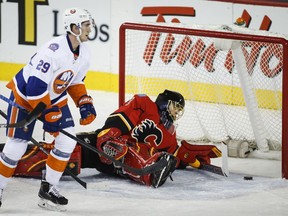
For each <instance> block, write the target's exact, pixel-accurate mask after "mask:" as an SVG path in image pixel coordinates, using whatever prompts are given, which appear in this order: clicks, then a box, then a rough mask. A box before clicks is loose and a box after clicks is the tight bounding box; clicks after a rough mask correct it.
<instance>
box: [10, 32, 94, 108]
mask: <svg viewBox="0 0 288 216" xmlns="http://www.w3.org/2000/svg"><path fill="white" fill-rule="evenodd" d="M89 66H90V51H89V49H88V47H87V45H86V44H84V43H81V44H80V46H79V55H78V56H76V55H75V54H74V53H73V52H72V48H71V43H70V41H69V38H68V36H66V35H62V36H59V37H56V38H54V39H52V40H50V41H49V42H47V43H46V44H45V45H43V46H42V47H41V48H40V49H39V51H38V52H37V53H36V54H34V55H33V56H32V57H31V59H30V61H29V63H28V64H27V65H26V66H24V68H23V69H21V70H20V71H19V72H18V73H17V74H16V75H15V77H14V78H13V80H11V82H10V83H8V84H7V87H8V88H10V89H12V90H13V92H14V95H15V98H16V100H17V101H18V103H19V104H20V105H22V106H24V107H25V108H27V109H29V110H31V109H33V108H34V107H35V106H36V105H37V104H38V103H39V102H40V101H42V102H44V103H46V105H47V106H50V105H58V106H64V105H66V104H67V89H68V87H69V86H73V85H78V86H82V87H81V88H79V90H80V91H82V92H83V91H84V93H85V92H86V88H85V86H84V82H83V81H84V78H85V76H86V73H87V71H88V68H89ZM83 87H84V88H83ZM83 89H84V90H83ZM73 92H77V91H75V90H74V91H73ZM77 93H79V92H77ZM71 96H72V98H73V95H71Z"/></svg>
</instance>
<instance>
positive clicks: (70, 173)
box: [0, 110, 87, 189]
mask: <svg viewBox="0 0 288 216" xmlns="http://www.w3.org/2000/svg"><path fill="white" fill-rule="evenodd" d="M0 115H1V116H2V117H4V118H5V119H7V114H6V113H4V112H3V111H2V110H0ZM30 141H31V142H32V143H33V144H34V145H35V146H37V147H38V148H39V149H40V150H41V151H42V152H44V153H45V154H46V155H49V153H48V151H47V150H46V149H45V148H44V147H43V146H42V145H41V144H40V143H39V142H37V141H36V140H35V139H34V138H33V137H31V139H30ZM64 173H66V174H68V175H70V176H71V177H72V178H73V179H74V180H75V181H77V182H78V183H79V184H80V185H81V186H82V187H84V188H85V189H87V183H86V182H84V181H82V180H81V179H80V178H78V177H77V176H76V175H75V174H74V173H73V172H72V171H71V170H70V169H69V168H67V167H66V168H65V170H64Z"/></svg>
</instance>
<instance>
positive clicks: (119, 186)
mask: <svg viewBox="0 0 288 216" xmlns="http://www.w3.org/2000/svg"><path fill="white" fill-rule="evenodd" d="M0 89H1V91H0V92H1V94H3V95H5V96H6V97H8V96H9V91H8V90H7V89H6V88H5V82H0ZM89 93H90V94H91V95H92V96H93V98H94V103H95V106H96V110H97V113H98V117H97V119H96V121H95V122H94V123H93V124H92V125H90V126H85V127H83V126H79V124H78V122H76V123H77V126H76V130H77V131H78V132H84V131H85V132H88V131H92V130H95V129H97V128H99V127H101V126H102V125H103V123H104V121H105V119H106V117H107V116H108V115H109V113H111V112H112V111H113V110H114V109H115V108H117V104H118V101H117V95H116V94H114V93H107V92H100V91H89ZM6 106H7V104H6V103H5V102H3V101H0V107H1V110H3V111H6ZM70 107H74V105H73V104H71V106H70ZM72 113H73V115H74V116H75V119H78V118H79V116H80V115H79V113H78V110H77V109H76V108H75V109H72ZM4 122H5V121H4V119H3V118H2V117H1V118H0V123H4ZM37 124H38V123H37ZM37 128H38V130H37V131H35V132H34V135H33V137H34V138H35V139H36V140H38V141H41V140H42V134H43V132H42V130H41V129H40V128H42V126H41V124H40V123H39V126H38V127H37ZM5 140H6V137H5V129H3V128H2V129H0V143H4V142H5ZM49 140H52V138H51V137H49V136H48V134H47V135H46V141H47V142H49ZM213 163H214V164H218V165H219V164H221V160H219V159H217V160H213ZM280 164H281V162H280V161H275V160H260V159H250V158H246V159H239V158H229V160H228V167H229V171H230V175H229V177H222V176H218V175H215V174H212V173H208V172H205V171H200V170H195V169H192V168H191V169H187V170H176V171H175V172H174V173H173V176H172V177H173V181H171V180H170V179H169V180H167V182H166V183H165V184H164V185H163V186H162V187H160V188H157V189H154V188H152V187H147V186H143V185H139V184H137V183H135V182H132V181H130V180H127V179H120V178H115V177H109V176H107V175H104V174H101V173H99V172H97V171H96V170H94V169H82V170H81V174H80V175H79V177H80V178H81V179H82V180H83V181H85V182H87V185H88V187H87V189H84V188H82V187H81V186H80V185H79V184H78V183H77V182H75V181H74V180H73V179H72V178H71V177H69V176H64V177H62V179H61V182H60V185H59V187H60V189H61V193H62V194H63V195H65V196H66V197H67V198H68V199H69V204H68V206H67V212H61V213H59V212H50V211H46V210H43V209H40V208H39V207H38V206H37V202H38V196H37V193H38V190H39V186H40V181H39V180H38V179H30V178H12V179H11V182H10V183H9V185H8V187H7V188H6V190H5V194H4V196H5V197H4V202H3V205H2V207H1V208H0V214H1V215H24V216H25V215H27V216H28V215H29V216H30V215H42V216H45V215H47V216H48V215H49V216H50V215H52V216H53V215H69V216H72V215H77V216H78V215H101V216H103V215H107V216H108V215H109V216H113V215H117V216H126V215H127V216H130V215H133V216H134V215H135V216H141V215H143V216H144V215H145V216H147V215H155V216H156V215H157V216H162V215H163V216H164V215H165V216H169V215H179V216H182V215H195V216H202V215H203V216H206V215H213V216H217V215H219V216H220V215H221V216H223V215H233V216H238V215H239V216H240V215H241V216H242V215H249V216H250V215H253V216H255V215H261V216H268V215H271V216H272V215H273V216H278V215H287V211H288V181H287V180H284V179H282V178H281V177H280V176H281V166H280ZM244 175H252V176H253V177H254V178H253V180H251V181H247V180H243V177H244Z"/></svg>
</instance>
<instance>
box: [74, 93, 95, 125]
mask: <svg viewBox="0 0 288 216" xmlns="http://www.w3.org/2000/svg"><path fill="white" fill-rule="evenodd" d="M78 107H79V110H80V115H81V119H80V125H88V124H90V123H91V122H93V121H94V119H95V118H96V110H95V108H94V106H93V99H92V98H91V96H88V95H83V96H82V97H81V98H80V99H79V101H78Z"/></svg>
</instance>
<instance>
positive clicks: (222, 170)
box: [199, 141, 229, 177]
mask: <svg viewBox="0 0 288 216" xmlns="http://www.w3.org/2000/svg"><path fill="white" fill-rule="evenodd" d="M221 152H222V166H221V167H220V166H215V165H212V164H201V166H200V167H199V169H200V170H205V171H208V172H212V173H215V174H217V175H221V176H225V177H228V176H229V170H228V153H227V144H226V143H225V142H223V141H222V142H221Z"/></svg>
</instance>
